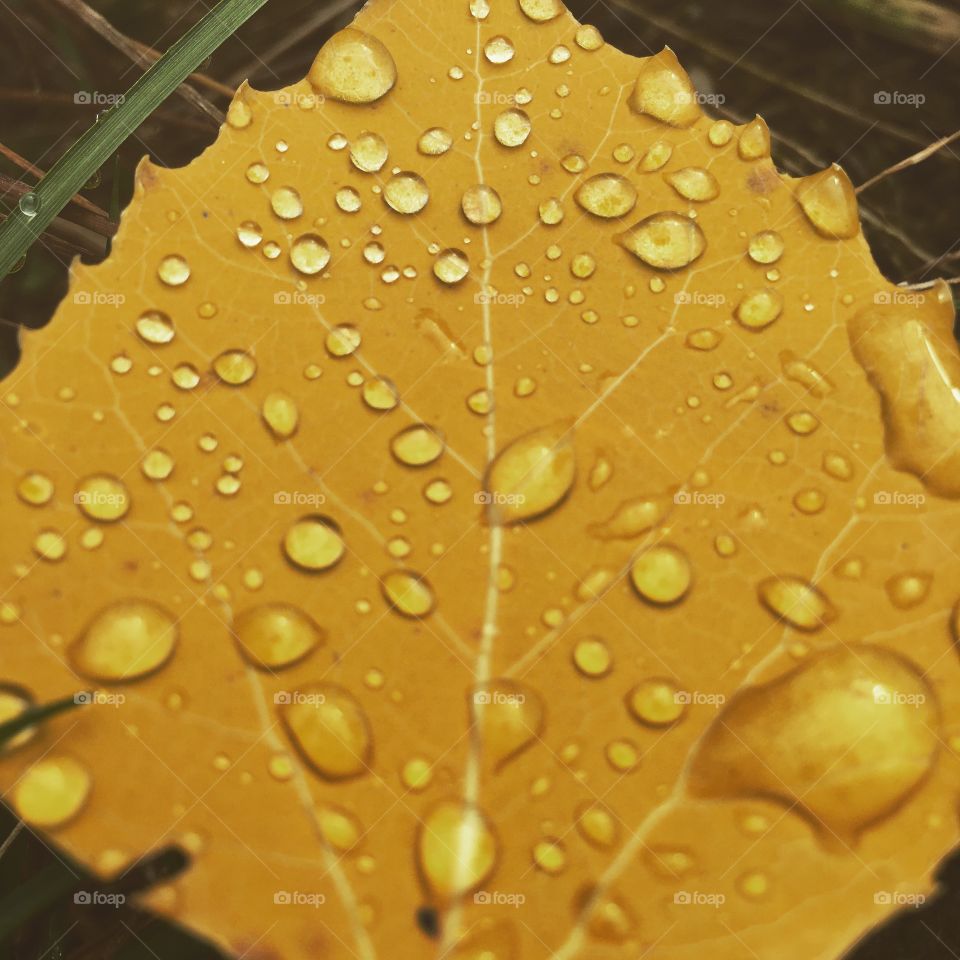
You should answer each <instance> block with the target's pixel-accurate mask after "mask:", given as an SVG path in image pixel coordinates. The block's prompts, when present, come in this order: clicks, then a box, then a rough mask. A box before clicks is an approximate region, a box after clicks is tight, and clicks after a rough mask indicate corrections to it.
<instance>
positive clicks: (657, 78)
mask: <svg viewBox="0 0 960 960" xmlns="http://www.w3.org/2000/svg"><path fill="white" fill-rule="evenodd" d="M629 104H630V109H631V110H633V111H634V113H639V114H645V115H646V116H649V117H653V118H654V119H655V120H659V121H660V122H661V123H666V124H669V125H670V126H672V127H689V126H692V125H693V124H694V123H696V122H697V120H699V119H700V117H701V115H702V114H701V110H700V105H699V104H698V103H697V93H696V90H694V88H693V84H692V83H691V82H690V78H689V77H688V76H687V74H686V71H685V70H684V69H683V67H682V66H680V62H679V61H678V60H677V57H676V54H675V53H674V52H673V51H672V50H671V49H670V48H669V47H664V48H663V50H661V51H660V53H658V54H655V55H654V56H652V57H643V58H641V60H640V70H639V71H638V73H637V82H636V85H635V86H634V88H633V92H632V94H631V95H630V100H629Z"/></svg>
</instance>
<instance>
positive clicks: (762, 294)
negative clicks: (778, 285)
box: [735, 287, 783, 330]
mask: <svg viewBox="0 0 960 960" xmlns="http://www.w3.org/2000/svg"><path fill="white" fill-rule="evenodd" d="M781 313H783V297H782V296H781V294H780V292H779V291H778V290H774V289H773V288H772V287H764V288H763V289H760V290H751V291H750V292H749V293H747V294H746V295H745V296H744V297H743V299H742V300H741V301H740V302H739V303H738V304H737V309H736V311H735V316H736V318H737V320H739V321H740V324H741V326H744V327H746V328H747V329H748V330H763V329H764V328H765V327H769V326H770V324H771V323H773V322H774V321H775V320H777V319H778V318H779V316H780V314H781Z"/></svg>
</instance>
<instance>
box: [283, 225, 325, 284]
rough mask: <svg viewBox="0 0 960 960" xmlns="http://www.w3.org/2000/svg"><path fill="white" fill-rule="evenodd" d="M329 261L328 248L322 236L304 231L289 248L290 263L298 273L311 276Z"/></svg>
mask: <svg viewBox="0 0 960 960" xmlns="http://www.w3.org/2000/svg"><path fill="white" fill-rule="evenodd" d="M329 262H330V248H329V247H328V246H327V241H326V240H324V239H323V237H318V236H317V235H316V234H315V233H306V234H304V235H303V236H302V237H297V239H296V240H294V241H293V246H292V247H291V248H290V263H292V264H293V266H294V268H295V269H296V270H298V271H299V272H300V273H302V274H305V275H306V276H308V277H312V276H314V275H316V274H318V273H320V272H321V271H322V270H323V269H324V267H326V265H327V264H328V263H329Z"/></svg>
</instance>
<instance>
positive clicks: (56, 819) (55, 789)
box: [12, 756, 93, 830]
mask: <svg viewBox="0 0 960 960" xmlns="http://www.w3.org/2000/svg"><path fill="white" fill-rule="evenodd" d="M92 783H93V781H92V778H91V776H90V773H89V771H88V770H87V768H86V767H84V766H83V765H82V764H81V763H80V762H79V761H77V760H74V759H73V758H72V757H65V756H46V757H44V758H43V759H42V760H38V761H37V762H36V763H35V764H33V766H31V767H29V768H28V769H27V770H26V771H25V772H24V773H23V775H22V776H21V777H20V779H19V780H18V781H17V783H16V786H15V787H14V788H13V795H12V802H13V808H14V809H15V810H16V812H17V814H18V815H19V816H20V819H21V820H23V821H24V822H26V823H28V824H30V826H32V827H39V828H40V829H44V830H53V829H56V828H57V827H62V826H63V825H64V824H66V823H68V822H69V821H70V820H72V819H73V818H74V817H76V816H77V814H79V813H80V811H81V810H82V809H83V807H84V805H85V804H86V802H87V798H88V797H89V795H90V790H91V786H92Z"/></svg>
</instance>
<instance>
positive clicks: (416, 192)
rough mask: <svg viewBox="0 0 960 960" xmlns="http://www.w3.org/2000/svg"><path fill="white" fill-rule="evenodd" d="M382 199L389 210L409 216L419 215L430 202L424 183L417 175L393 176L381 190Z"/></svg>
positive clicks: (406, 173) (407, 173) (399, 174)
mask: <svg viewBox="0 0 960 960" xmlns="http://www.w3.org/2000/svg"><path fill="white" fill-rule="evenodd" d="M383 199H384V200H385V201H386V203H387V205H388V206H389V207H390V209H391V210H395V211H396V212H397V213H402V214H404V215H405V216H409V215H410V214H413V213H419V212H420V211H421V210H422V209H423V208H424V207H425V206H426V205H427V202H428V201H429V200H430V191H429V189H428V188H427V184H426V181H425V180H424V179H423V177H421V176H420V175H419V174H416V173H410V172H409V171H407V172H402V173H397V174H394V175H393V176H392V177H391V178H390V179H389V180H388V181H387V183H386V185H385V186H384V188H383Z"/></svg>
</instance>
